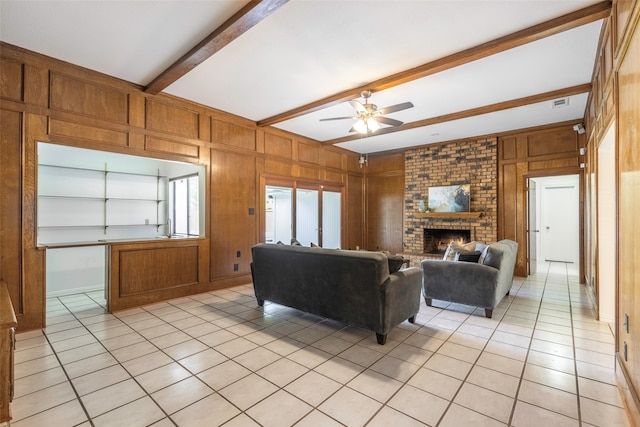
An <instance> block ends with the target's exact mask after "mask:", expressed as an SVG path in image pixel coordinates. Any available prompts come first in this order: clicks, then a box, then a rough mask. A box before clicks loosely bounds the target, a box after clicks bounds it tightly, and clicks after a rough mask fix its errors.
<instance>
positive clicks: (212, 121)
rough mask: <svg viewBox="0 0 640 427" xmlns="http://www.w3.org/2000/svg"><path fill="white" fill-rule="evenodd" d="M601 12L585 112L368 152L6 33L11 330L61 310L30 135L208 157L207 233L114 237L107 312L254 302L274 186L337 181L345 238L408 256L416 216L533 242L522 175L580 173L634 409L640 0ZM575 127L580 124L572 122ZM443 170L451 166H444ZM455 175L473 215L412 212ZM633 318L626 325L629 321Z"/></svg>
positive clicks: (523, 264)
mask: <svg viewBox="0 0 640 427" xmlns="http://www.w3.org/2000/svg"><path fill="white" fill-rule="evenodd" d="M3 3H4V2H3ZM606 14H607V16H609V14H611V15H610V16H611V17H607V18H605V19H604V20H603V25H602V33H601V35H600V39H599V42H598V43H599V44H598V49H599V50H598V55H597V56H596V59H597V62H596V64H595V65H594V67H593V81H592V82H590V85H591V86H590V88H591V89H590V90H589V91H588V92H589V94H590V95H589V98H588V102H587V104H586V105H587V108H586V109H585V111H584V115H581V116H580V117H577V118H574V119H571V120H565V121H561V122H555V123H551V124H547V125H544V126H536V127H532V128H527V127H522V128H516V129H513V130H509V131H504V132H497V133H491V134H489V133H482V132H481V133H480V134H475V135H473V136H471V137H465V138H459V139H452V140H445V141H439V142H436V143H434V144H424V145H421V146H416V147H405V148H399V149H396V150H392V151H381V152H379V153H374V152H368V153H365V152H364V150H361V149H360V144H361V142H360V141H359V140H358V139H353V140H351V141H348V143H351V144H353V145H352V146H351V147H352V148H351V149H346V148H342V147H340V146H338V145H335V144H333V143H325V142H319V141H318V140H316V139H314V138H309V137H305V136H301V135H300V134H296V133H293V132H290V131H286V130H283V129H279V128H277V127H274V126H263V125H260V124H259V123H257V121H256V120H250V119H247V118H243V117H240V116H238V115H236V114H233V113H230V112H228V111H221V110H219V109H216V108H212V107H208V106H206V105H204V104H202V103H200V102H197V101H195V102H194V101H188V100H186V99H181V98H178V97H176V96H173V95H168V94H166V93H160V94H155V95H154V94H150V93H148V92H145V91H144V88H143V87H142V86H141V85H139V84H135V83H131V82H129V81H125V80H123V79H120V78H114V77H112V76H110V75H106V74H104V73H101V72H97V71H95V70H93V69H89V68H87V67H82V66H79V65H77V64H72V63H69V62H67V61H64V60H61V59H56V58H55V57H51V56H45V55H43V54H41V53H37V52H35V51H33V50H30V49H28V48H25V47H21V46H15V45H12V44H9V43H5V41H4V40H5V39H4V38H3V42H2V45H1V46H0V47H1V51H0V54H1V55H2V67H1V77H2V78H1V79H0V80H1V82H2V84H1V85H0V87H1V92H0V96H1V98H2V99H1V102H2V104H1V108H2V125H1V126H2V167H1V168H0V179H1V185H2V188H3V196H2V198H1V200H0V203H1V207H2V213H1V214H0V215H2V217H1V218H2V221H1V222H0V232H1V236H2V249H1V252H0V255H1V257H0V278H2V281H3V282H5V283H6V286H7V289H8V294H9V296H10V298H11V301H12V303H13V306H14V310H15V312H16V316H17V321H18V335H19V336H20V334H21V333H23V332H25V333H32V332H28V331H40V329H41V328H43V327H48V326H51V323H50V321H51V318H52V317H55V316H54V315H55V313H54V312H55V309H54V308H53V307H54V306H51V307H47V284H46V280H45V278H46V274H47V271H46V270H47V258H48V256H47V252H48V250H47V249H46V248H45V247H43V246H42V245H40V242H39V241H38V228H37V227H38V223H37V222H38V215H39V214H40V212H38V205H39V202H38V194H39V193H38V183H37V179H38V144H39V143H49V144H54V145H62V146H68V147H76V148H84V149H92V150H98V151H104V152H109V153H117V154H126V155H135V156H140V157H147V158H154V159H160V160H169V161H177V162H184V163H190V164H194V165H199V166H204V169H205V172H204V174H205V182H206V189H205V190H204V191H205V194H204V197H203V198H202V200H203V201H204V202H203V203H204V209H205V212H206V214H205V215H206V217H205V218H204V220H203V222H204V230H203V231H202V235H201V236H199V237H197V238H193V239H174V240H171V239H168V240H167V241H156V242H139V241H138V242H136V241H120V242H113V244H112V245H110V246H109V248H108V257H109V258H110V259H111V264H110V265H109V266H108V271H107V274H105V276H106V277H108V281H105V284H104V285H105V289H107V290H108V292H109V294H108V298H107V303H106V304H109V311H110V312H113V313H117V312H119V311H123V310H129V309H133V310H136V309H139V308H140V307H142V306H148V305H149V304H160V305H159V306H158V307H161V306H163V304H165V303H164V301H168V300H174V299H176V298H191V297H193V296H194V295H200V294H203V293H207V292H220V294H216V296H217V297H218V298H220V297H222V296H224V295H228V294H226V292H235V294H234V297H235V298H242V299H241V300H240V301H242V302H243V303H245V304H246V303H248V300H246V298H248V297H249V296H250V295H249V293H248V289H247V287H246V286H247V284H248V283H250V282H251V274H250V263H251V248H252V246H254V245H255V244H256V243H258V242H261V241H263V237H264V236H265V212H264V209H262V208H261V207H262V206H265V193H264V191H265V187H266V186H268V185H282V186H285V187H290V188H309V187H313V188H317V189H318V191H321V187H322V186H324V187H326V188H337V189H339V190H340V192H341V195H342V201H343V212H342V229H343V232H342V245H341V246H342V247H343V248H345V249H356V248H364V249H369V250H388V251H390V252H392V253H402V254H404V255H406V256H407V258H410V260H411V265H412V266H417V265H419V261H420V260H421V259H423V258H424V257H423V254H422V253H421V249H420V247H421V246H420V243H417V242H414V241H413V232H412V231H410V229H413V228H414V227H413V224H414V222H415V223H419V225H420V228H424V227H423V225H424V223H430V224H436V227H440V226H441V225H442V222H445V223H447V225H452V224H453V226H452V227H451V228H463V226H464V228H470V229H472V230H474V233H475V234H474V239H475V240H479V241H484V242H487V243H489V242H492V241H496V240H500V239H504V238H507V239H512V240H514V241H517V242H519V243H520V248H526V247H527V235H526V230H527V228H526V221H527V210H526V196H525V194H526V193H525V188H524V187H525V183H526V179H528V178H536V177H543V176H557V175H567V174H578V175H580V176H581V179H582V182H581V196H580V197H581V198H580V206H581V209H580V211H581V219H580V226H581V230H582V231H581V240H580V263H579V264H580V268H579V272H578V275H577V277H578V280H579V282H581V283H584V284H583V285H581V286H582V289H583V290H584V292H585V294H586V295H587V296H588V297H589V298H590V299H589V300H588V301H589V304H590V305H591V307H592V308H593V309H594V310H595V313H598V310H599V308H598V307H599V305H601V304H602V303H601V302H600V301H599V298H601V296H602V292H601V290H602V289H604V288H603V287H604V286H605V285H604V284H605V283H606V286H611V284H613V288H615V289H614V294H615V295H618V306H617V309H616V312H615V316H614V317H615V319H613V320H614V321H613V322H612V324H613V325H614V330H615V331H614V335H615V337H616V339H615V354H617V356H616V361H615V363H614V365H615V366H617V367H618V370H617V372H618V378H617V381H618V384H619V386H620V388H621V390H622V391H623V393H624V395H625V402H626V405H627V410H628V411H629V413H630V414H632V416H636V415H633V414H635V413H636V412H635V410H634V405H635V404H634V396H635V395H636V394H635V393H636V391H635V390H637V384H635V383H634V382H633V380H632V379H631V378H633V373H634V372H636V371H637V369H638V367H637V365H638V363H639V362H638V360H637V359H638V358H637V356H635V355H634V349H635V348H636V347H637V342H636V340H635V339H634V338H633V336H632V335H633V331H634V325H636V324H637V323H635V322H637V321H638V320H637V319H636V318H635V316H634V314H636V313H637V309H636V308H635V306H637V304H634V301H635V300H634V299H633V298H635V297H634V296H633V295H635V293H634V292H633V291H634V289H635V286H636V285H635V284H634V283H635V282H634V280H635V279H634V278H635V277H636V273H635V270H634V269H633V267H632V266H633V265H634V262H636V261H635V260H634V258H633V257H634V255H633V254H634V248H635V247H636V245H637V243H635V242H637V241H638V239H635V238H634V237H635V236H637V231H636V230H637V229H638V227H637V226H636V225H635V223H634V222H633V221H634V220H633V215H632V214H630V213H632V212H634V209H635V205H637V203H636V202H635V200H636V199H637V196H636V194H639V192H637V191H636V189H637V184H636V183H635V181H633V179H632V178H630V177H632V176H633V174H632V173H631V172H634V171H635V170H637V167H636V166H637V163H638V159H637V153H636V151H635V150H634V148H633V147H634V144H635V142H634V141H635V140H634V137H633V135H634V132H635V130H634V129H636V127H637V123H636V121H635V120H634V119H633V118H634V117H636V116H637V111H638V107H637V99H638V88H637V83H634V80H633V76H634V75H636V74H637V72H638V69H639V67H640V65H639V61H638V54H637V53H636V52H637V51H638V49H636V47H637V43H638V39H639V38H640V36H639V35H638V34H639V33H638V32H637V30H636V27H637V22H638V15H639V14H640V12H639V6H638V4H637V2H633V1H629V2H627V1H619V2H613V4H609V5H608V8H607V9H606ZM273 17H274V18H275V17H277V11H276V12H275V14H274V15H273ZM365 27H366V26H365ZM590 66H591V65H590ZM591 72H592V70H591V69H589V73H591ZM634 85H635V86H634ZM567 96H572V95H567ZM319 98H320V96H317V98H316V99H319ZM373 99H374V101H375V99H376V93H374V94H373ZM414 101H415V100H414ZM376 102H377V101H376ZM381 104H382V105H386V104H383V101H381ZM347 106H348V104H347ZM322 117H325V116H322ZM394 117H395V116H394ZM398 117H400V116H398ZM314 123H315V124H314V126H315V127H318V126H321V125H323V123H317V121H316V120H315V119H314ZM613 123H615V126H617V131H616V132H615V134H616V135H617V137H616V140H615V148H616V150H617V152H618V153H619V155H618V157H617V159H618V160H617V164H616V167H615V168H614V169H615V170H617V174H618V175H617V176H618V180H617V182H618V183H617V184H614V185H617V188H616V190H615V193H616V197H615V198H614V200H615V203H616V206H617V210H618V220H617V221H618V227H617V233H618V239H617V243H615V242H614V245H617V246H614V247H613V250H612V251H613V252H615V254H616V257H617V264H616V265H617V267H616V268H615V269H614V271H613V273H607V274H610V275H611V274H613V277H611V276H603V274H604V272H605V269H604V268H599V267H598V259H599V255H598V250H599V249H598V245H597V241H598V240H597V238H596V236H597V232H598V226H597V212H598V209H599V208H598V205H597V200H598V198H596V197H595V195H596V193H597V190H598V187H597V185H598V180H597V179H596V176H597V175H598V166H597V165H598V149H599V147H600V143H601V141H602V140H603V139H604V135H605V134H606V133H607V131H608V130H609V129H610V127H611V125H612V124H613ZM578 125H583V126H584V128H586V132H585V133H579V132H578V131H576V130H575V129H574V126H578ZM347 128H348V126H347ZM347 131H348V129H345V130H343V134H346V133H347ZM398 133H401V132H398ZM388 135H393V134H388ZM388 135H387V136H388ZM353 147H355V148H353ZM460 150H462V153H458V154H456V153H457V152H458V151H460ZM434 151H440V152H439V153H434ZM363 154H364V158H365V161H364V163H363V162H361V159H362V158H363ZM436 157H438V160H434V159H435V158H436ZM418 158H420V159H418ZM452 159H453V160H452ZM452 164H453V165H455V168H453V166H452ZM450 168H453V171H454V175H453V176H452V175H451V174H449V175H448V174H447V170H448V169H450ZM421 173H427V174H433V175H434V178H433V180H430V179H428V178H425V177H424V176H421ZM438 174H440V175H438ZM455 174H458V175H455ZM436 175H438V176H436ZM414 178H415V179H417V181H418V182H413V181H412V180H413V179H414ZM458 182H470V183H471V184H472V186H473V187H472V188H473V191H472V194H473V195H474V196H472V200H471V210H472V211H476V212H481V213H482V215H481V216H479V217H478V218H475V219H463V220H458V221H457V223H452V221H450V220H442V219H437V218H435V219H434V218H429V217H428V216H423V217H420V216H419V215H415V213H417V211H418V209H417V203H418V202H419V200H420V197H424V194H425V192H426V190H427V188H428V187H431V186H435V185H449V184H452V183H458ZM414 185H417V186H418V188H414V187H413V186H414ZM439 221H440V223H439ZM49 253H50V254H51V252H49ZM116 261H117V262H116ZM158 265H166V266H167V269H168V270H169V271H171V273H170V274H167V273H166V272H165V271H160V270H159V269H156V268H153V267H152V266H158ZM528 268H529V265H528V257H527V251H526V250H520V251H519V252H518V260H517V264H516V276H517V277H518V278H526V277H527V274H528ZM606 271H609V270H606ZM518 283H520V284H522V282H518ZM204 301H207V300H206V298H205V300H204ZM235 304H238V302H235ZM150 307H153V305H152V306H150ZM446 312H447V311H446V310H445V311H444V313H445V314H446ZM454 312H455V311H454ZM626 319H628V320H626ZM626 325H630V330H631V333H628V332H625V327H627V328H629V326H626ZM406 327H407V326H406V325H405V326H404V327H403V328H401V331H404V330H407V329H406ZM211 332H213V331H211ZM625 374H627V375H625ZM632 419H635V418H632ZM507 421H508V420H507ZM238 422H239V421H238ZM636 422H637V421H636ZM442 425H444V424H442Z"/></svg>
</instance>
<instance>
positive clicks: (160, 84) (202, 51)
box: [144, 0, 289, 95]
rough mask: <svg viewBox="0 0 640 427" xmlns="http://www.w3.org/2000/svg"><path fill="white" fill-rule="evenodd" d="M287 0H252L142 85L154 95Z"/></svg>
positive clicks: (147, 91)
mask: <svg viewBox="0 0 640 427" xmlns="http://www.w3.org/2000/svg"><path fill="white" fill-rule="evenodd" d="M288 1H289V0H252V1H250V2H249V3H248V4H247V5H245V6H244V7H243V8H242V9H240V10H239V11H238V12H236V13H235V14H234V15H233V16H232V17H231V18H229V19H228V20H227V21H226V22H225V23H224V24H222V25H221V26H219V27H218V28H216V30H215V31H214V32H212V33H211V34H209V35H208V36H207V37H205V38H204V39H203V40H202V41H201V42H200V43H198V44H197V45H196V46H195V47H194V48H193V49H191V50H190V51H189V52H187V53H186V54H185V55H183V56H182V58H180V59H178V60H177V61H176V62H174V63H173V64H171V66H170V67H169V68H167V69H166V70H164V71H163V72H162V73H160V75H159V76H158V77H156V78H155V79H154V80H153V81H152V82H151V83H149V84H148V85H147V87H145V89H144V91H145V92H146V93H149V94H151V95H157V94H158V93H160V92H162V90H164V89H165V88H166V87H168V86H169V85H171V84H172V83H173V82H175V81H176V80H178V79H179V78H180V77H182V76H184V75H185V74H187V73H188V72H189V71H191V70H193V69H194V68H195V67H197V66H198V65H200V64H202V63H203V62H204V61H206V60H207V59H209V58H210V57H212V56H213V55H214V54H215V53H217V52H218V51H220V50H221V49H222V48H223V47H225V46H226V45H228V44H230V43H232V42H234V41H235V40H236V39H237V38H238V37H240V36H241V35H242V34H244V33H245V32H246V31H248V30H249V29H251V28H252V27H253V26H254V25H256V24H259V23H260V22H261V21H262V20H263V19H265V18H267V17H268V16H269V15H271V14H272V13H273V12H275V11H276V10H278V8H279V7H280V6H282V5H283V4H285V3H287V2H288Z"/></svg>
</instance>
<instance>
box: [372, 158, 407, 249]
mask: <svg viewBox="0 0 640 427" xmlns="http://www.w3.org/2000/svg"><path fill="white" fill-rule="evenodd" d="M363 169H364V170H365V182H366V184H365V188H366V200H367V203H366V225H367V228H366V229H367V233H366V236H367V242H366V246H365V249H368V250H380V251H383V250H384V251H389V252H391V253H394V254H395V253H401V252H403V244H402V238H403V226H404V221H403V212H404V179H405V171H404V153H392V154H387V155H377V156H376V155H374V156H369V159H368V162H367V165H366V166H365V167H364V168H363Z"/></svg>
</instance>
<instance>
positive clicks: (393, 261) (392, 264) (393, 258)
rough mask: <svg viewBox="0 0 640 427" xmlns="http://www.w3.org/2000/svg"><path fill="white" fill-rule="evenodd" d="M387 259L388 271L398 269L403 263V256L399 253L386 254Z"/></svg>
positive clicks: (393, 271) (391, 271)
mask: <svg viewBox="0 0 640 427" xmlns="http://www.w3.org/2000/svg"><path fill="white" fill-rule="evenodd" d="M387 261H388V262H389V273H395V272H396V271H399V270H400V269H401V268H402V264H404V258H402V256H401V255H387Z"/></svg>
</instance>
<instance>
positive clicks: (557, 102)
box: [551, 98, 569, 108]
mask: <svg viewBox="0 0 640 427" xmlns="http://www.w3.org/2000/svg"><path fill="white" fill-rule="evenodd" d="M567 105H569V98H560V99H554V100H553V101H551V108H562V107H566V106H567Z"/></svg>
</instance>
